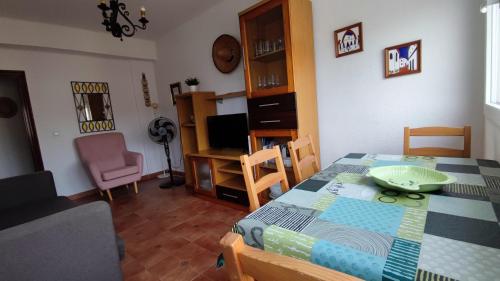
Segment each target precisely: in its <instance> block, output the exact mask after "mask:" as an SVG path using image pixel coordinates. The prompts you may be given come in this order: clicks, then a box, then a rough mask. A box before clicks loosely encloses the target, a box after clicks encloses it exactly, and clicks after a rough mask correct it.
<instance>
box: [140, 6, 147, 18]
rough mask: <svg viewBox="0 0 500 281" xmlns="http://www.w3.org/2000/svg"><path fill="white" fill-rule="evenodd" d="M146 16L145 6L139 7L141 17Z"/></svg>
mask: <svg viewBox="0 0 500 281" xmlns="http://www.w3.org/2000/svg"><path fill="white" fill-rule="evenodd" d="M144 17H146V8H144V7H141V18H144Z"/></svg>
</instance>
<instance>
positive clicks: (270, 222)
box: [233, 153, 500, 281]
mask: <svg viewBox="0 0 500 281" xmlns="http://www.w3.org/2000/svg"><path fill="white" fill-rule="evenodd" d="M399 165H404V166H420V167H427V168H430V169H435V170H438V171H441V172H444V173H446V174H448V175H451V176H454V177H455V178H456V179H457V180H456V182H454V183H452V184H447V185H444V186H443V187H442V188H441V189H439V190H438V191H434V192H429V193H419V192H402V191H397V190H392V189H386V188H383V187H380V186H378V185H377V184H376V183H375V182H374V181H373V179H372V178H371V177H370V176H368V175H367V174H368V172H369V171H370V169H371V168H374V167H383V166H399ZM499 218H500V164H499V163H498V162H497V161H494V160H484V159H472V158H448V157H423V156H405V155H387V154H367V153H350V154H348V155H346V156H345V157H343V158H341V159H339V160H337V161H336V162H334V163H333V164H331V165H330V166H328V167H327V168H325V169H323V170H321V171H319V172H318V173H316V174H314V175H313V176H312V177H310V178H309V179H307V180H305V181H303V182H301V183H299V184H297V185H296V186H295V187H293V188H292V189H290V190H289V191H288V192H286V193H284V194H282V195H281V196H280V197H278V198H277V199H274V200H272V201H270V202H268V203H267V204H265V205H264V206H262V207H260V208H259V209H257V210H256V211H254V212H252V213H250V214H249V215H248V216H246V217H244V218H243V219H241V220H240V221H238V222H237V223H236V224H235V226H234V228H233V231H234V232H236V233H239V234H241V235H242V236H243V238H244V241H245V243H246V244H247V245H250V246H253V247H256V248H260V249H262V250H264V251H269V252H274V253H278V254H281V255H286V256H290V257H294V258H297V259H301V260H306V261H309V262H311V263H313V264H317V265H320V266H324V267H327V268H330V269H333V270H337V271H341V272H344V273H347V274H350V275H353V276H356V277H359V278H362V279H365V280H408V281H413V280H416V281H419V280H422V281H423V280H500V223H499Z"/></svg>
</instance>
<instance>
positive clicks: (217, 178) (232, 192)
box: [189, 149, 248, 206]
mask: <svg viewBox="0 0 500 281" xmlns="http://www.w3.org/2000/svg"><path fill="white" fill-rule="evenodd" d="M242 154H244V152H243V151H241V150H233V149H208V150H204V151H199V152H197V153H191V154H189V156H190V159H191V166H192V167H193V176H194V191H195V192H196V193H198V194H202V195H206V196H209V197H212V198H217V199H220V200H224V201H226V202H230V203H236V204H239V205H243V206H248V195H247V191H246V186H245V180H244V178H243V171H242V169H241V164H240V155H242Z"/></svg>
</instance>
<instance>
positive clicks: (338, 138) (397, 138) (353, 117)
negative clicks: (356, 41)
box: [313, 0, 484, 165]
mask: <svg viewBox="0 0 500 281" xmlns="http://www.w3.org/2000/svg"><path fill="white" fill-rule="evenodd" d="M313 9H314V33H315V34H314V38H315V45H316V67H317V71H316V73H317V84H318V105H319V122H320V140H321V153H322V155H321V156H322V161H323V165H325V164H327V163H329V162H332V161H334V160H335V159H337V158H338V157H341V156H343V155H344V154H345V153H347V152H349V151H359V152H368V153H401V152H402V146H403V127H404V126H407V125H408V126H411V127H419V126H429V125H445V126H463V125H464V124H469V125H472V130H473V141H472V155H473V156H482V152H483V149H482V144H483V125H482V124H483V116H482V114H481V112H482V105H483V92H484V91H483V81H484V79H483V75H484V70H483V69H484V51H483V50H484V18H483V15H482V14H481V13H479V10H478V6H477V2H476V1H470V0H438V1H436V0H423V1H411V0H385V1H381V0H379V1H369V0H351V1H342V0H314V1H313ZM359 21H362V22H363V28H364V30H363V33H364V40H365V42H364V49H365V51H364V52H362V53H358V54H355V55H350V56H346V57H343V58H339V59H336V58H335V57H334V51H333V50H334V49H333V40H332V32H333V30H335V29H337V28H340V27H342V26H346V25H349V24H353V23H356V22H359ZM417 39H422V50H423V53H422V54H423V55H422V63H423V68H422V73H421V74H415V75H409V76H404V77H398V78H391V79H384V78H383V71H384V65H383V49H384V48H386V47H388V46H391V45H396V44H400V43H404V42H408V41H412V40H417Z"/></svg>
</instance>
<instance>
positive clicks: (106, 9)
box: [97, 0, 149, 41]
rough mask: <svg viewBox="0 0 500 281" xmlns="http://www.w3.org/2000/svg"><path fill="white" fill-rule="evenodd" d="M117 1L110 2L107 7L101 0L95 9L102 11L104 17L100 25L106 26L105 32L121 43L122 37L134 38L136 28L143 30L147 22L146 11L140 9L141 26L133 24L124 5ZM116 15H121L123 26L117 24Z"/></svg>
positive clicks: (104, 1) (103, 0)
mask: <svg viewBox="0 0 500 281" xmlns="http://www.w3.org/2000/svg"><path fill="white" fill-rule="evenodd" d="M118 1H119V0H110V1H109V6H108V5H106V0H101V3H100V4H99V5H97V7H98V8H99V9H101V11H102V16H103V17H104V20H103V22H102V25H104V26H106V31H110V32H111V34H113V36H114V37H117V38H120V40H121V41H123V36H127V37H132V36H134V34H135V32H136V30H137V29H138V28H139V29H142V30H145V29H146V25H147V24H148V22H149V21H148V20H147V19H146V9H145V8H144V7H142V8H141V18H140V19H139V22H140V23H141V24H142V25H137V24H134V23H133V22H132V21H131V20H130V19H129V16H130V13H129V11H127V6H126V5H125V3H119V2H118ZM118 15H121V17H122V18H123V19H124V20H125V23H124V24H121V23H119V22H118Z"/></svg>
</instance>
